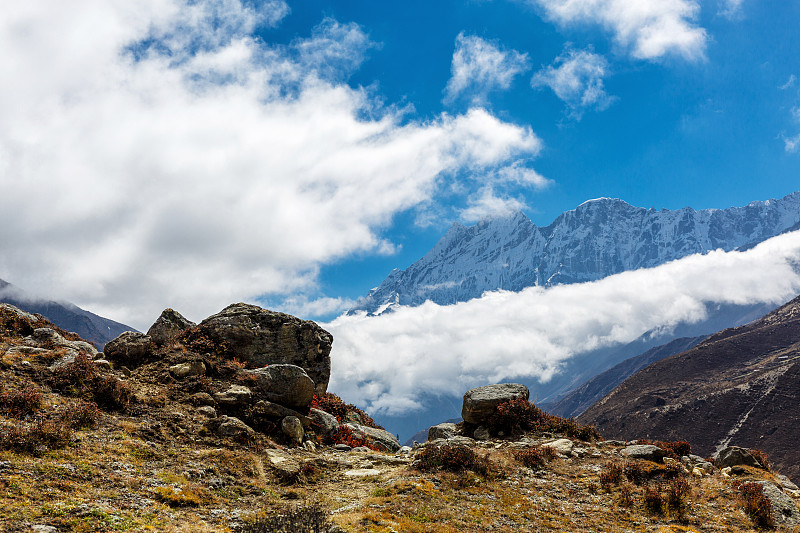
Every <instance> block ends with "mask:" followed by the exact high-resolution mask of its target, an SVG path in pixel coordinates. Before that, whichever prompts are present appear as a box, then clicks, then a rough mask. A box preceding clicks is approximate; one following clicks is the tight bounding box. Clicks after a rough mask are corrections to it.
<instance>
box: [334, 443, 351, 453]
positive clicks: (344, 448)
mask: <svg viewBox="0 0 800 533" xmlns="http://www.w3.org/2000/svg"><path fill="white" fill-rule="evenodd" d="M333 449H334V450H337V451H340V452H349V451H350V450H351V449H352V448H350V446H348V445H347V444H334V445H333Z"/></svg>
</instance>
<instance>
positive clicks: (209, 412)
mask: <svg viewBox="0 0 800 533" xmlns="http://www.w3.org/2000/svg"><path fill="white" fill-rule="evenodd" d="M197 412H198V413H200V414H201V415H203V416H204V417H206V418H217V410H216V409H214V408H213V407H211V406H210V405H203V406H200V407H198V408H197Z"/></svg>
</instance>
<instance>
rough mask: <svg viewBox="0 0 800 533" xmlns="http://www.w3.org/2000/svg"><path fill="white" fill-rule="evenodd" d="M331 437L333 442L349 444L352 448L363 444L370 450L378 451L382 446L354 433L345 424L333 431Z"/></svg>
mask: <svg viewBox="0 0 800 533" xmlns="http://www.w3.org/2000/svg"><path fill="white" fill-rule="evenodd" d="M329 439H330V441H331V442H332V443H333V444H347V445H348V446H350V447H351V448H359V447H361V446H366V447H367V448H369V449H370V450H376V451H378V450H380V448H379V447H378V446H377V445H375V444H372V443H371V442H369V441H368V440H367V439H365V438H363V437H359V436H358V435H356V434H355V433H353V430H352V429H350V428H349V427H348V426H346V425H345V424H342V425H341V426H339V429H337V430H336V431H335V432H334V433H332V434H331V435H330V437H329Z"/></svg>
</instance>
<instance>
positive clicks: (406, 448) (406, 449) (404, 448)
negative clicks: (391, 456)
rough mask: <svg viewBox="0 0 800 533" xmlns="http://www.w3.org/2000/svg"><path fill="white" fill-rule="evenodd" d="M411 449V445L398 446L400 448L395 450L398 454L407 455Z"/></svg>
mask: <svg viewBox="0 0 800 533" xmlns="http://www.w3.org/2000/svg"><path fill="white" fill-rule="evenodd" d="M412 451H413V448H412V447H411V446H400V449H399V450H397V454H398V455H408V454H410V453H411V452H412Z"/></svg>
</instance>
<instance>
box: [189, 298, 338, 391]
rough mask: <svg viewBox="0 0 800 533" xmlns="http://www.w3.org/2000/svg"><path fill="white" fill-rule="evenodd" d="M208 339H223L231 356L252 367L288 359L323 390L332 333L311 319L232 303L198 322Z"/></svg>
mask: <svg viewBox="0 0 800 533" xmlns="http://www.w3.org/2000/svg"><path fill="white" fill-rule="evenodd" d="M198 327H199V328H200V330H201V331H202V332H203V333H204V334H205V335H206V336H208V337H209V338H211V339H212V340H214V341H216V342H218V343H222V342H225V343H227V346H228V348H229V351H230V354H231V356H233V355H234V354H235V356H236V357H238V358H240V359H241V360H243V361H246V362H248V363H249V364H250V366H252V367H263V366H264V365H274V364H283V363H288V364H292V365H297V366H299V367H301V368H303V369H304V370H305V371H306V373H307V374H308V375H309V376H310V378H311V379H312V380H313V382H314V384H315V387H316V392H325V391H326V390H327V388H328V380H329V378H330V373H331V359H330V352H331V344H332V343H333V336H332V335H331V334H330V333H328V332H327V331H325V330H324V329H322V328H321V327H319V326H318V325H317V324H315V323H314V322H311V321H308V320H300V319H299V318H297V317H294V316H291V315H287V314H284V313H276V312H274V311H268V310H266V309H262V308H261V307H258V306H256V305H248V304H243V303H238V304H232V305H229V306H228V307H226V308H225V309H223V310H222V311H220V312H219V313H217V314H215V315H212V316H210V317H208V318H206V319H205V320H203V321H202V322H201V323H200V325H199V326H198Z"/></svg>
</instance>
